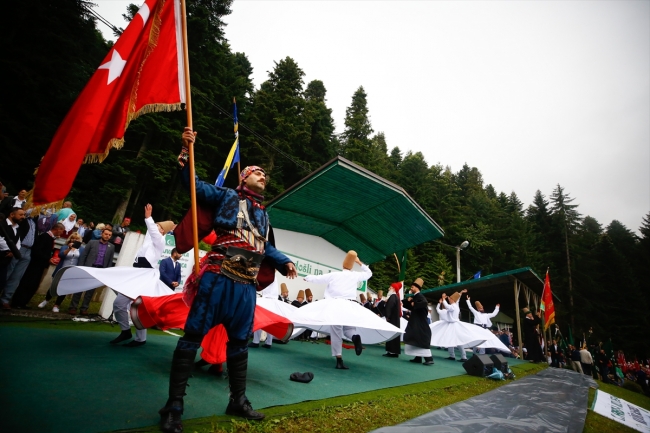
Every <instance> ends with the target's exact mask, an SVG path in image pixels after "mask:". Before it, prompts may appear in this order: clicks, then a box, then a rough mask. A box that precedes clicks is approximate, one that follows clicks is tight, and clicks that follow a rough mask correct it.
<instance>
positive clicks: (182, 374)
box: [159, 128, 296, 433]
mask: <svg viewBox="0 0 650 433" xmlns="http://www.w3.org/2000/svg"><path fill="white" fill-rule="evenodd" d="M195 136H196V133H195V132H193V131H191V130H190V129H189V128H186V129H185V132H184V133H183V142H184V147H183V149H182V151H181V154H180V155H179V158H178V161H179V164H180V166H181V167H182V169H183V175H182V177H183V181H184V183H185V184H186V185H187V184H189V182H190V174H189V163H188V162H189V161H188V148H189V147H190V145H193V143H194V140H195ZM195 182H196V200H197V202H198V204H200V205H201V207H202V208H203V209H206V208H209V209H210V210H211V211H212V226H213V228H214V230H215V232H216V234H217V239H216V241H215V242H214V244H213V245H212V251H210V252H209V253H208V254H207V259H206V262H205V263H206V265H204V266H203V268H202V270H201V273H200V274H199V275H193V276H192V277H191V278H190V281H189V282H188V283H187V284H186V285H185V289H184V291H185V294H184V300H185V302H186V303H187V305H188V306H190V313H189V315H188V317H187V322H186V323H185V327H184V330H185V335H184V336H183V337H181V338H180V339H179V341H178V345H177V346H176V350H175V351H174V357H173V359H172V368H171V374H170V380H169V398H168V400H167V403H166V404H165V406H164V407H163V408H162V409H161V410H160V411H159V413H160V416H161V421H160V424H161V429H162V431H163V432H166V433H171V432H174V433H180V432H182V431H183V426H182V423H181V414H182V413H183V396H184V395H185V388H186V386H187V381H188V379H189V377H190V375H191V374H192V370H193V367H194V359H195V357H196V352H197V350H198V348H199V347H200V345H201V341H202V340H203V336H204V335H206V334H207V333H208V332H209V331H210V329H212V328H213V327H215V326H217V325H219V324H222V325H223V326H224V327H225V329H226V333H227V335H228V343H227V346H226V357H227V359H226V363H227V366H228V380H229V382H230V401H229V403H228V407H227V408H226V414H228V415H235V416H241V417H244V418H246V419H251V420H261V419H263V418H264V415H263V414H261V413H259V412H256V411H255V410H253V408H252V406H251V403H250V402H249V401H248V398H247V397H246V394H245V392H246V372H247V369H248V345H247V343H248V338H249V336H250V334H251V330H252V326H253V315H254V311H255V298H256V284H257V275H258V272H259V269H260V266H261V263H262V259H266V260H269V261H270V262H271V264H272V265H273V266H274V267H275V269H276V270H278V271H279V272H280V273H282V274H283V275H286V276H287V277H289V278H295V277H296V268H295V266H294V264H293V263H292V262H291V260H290V259H289V258H288V257H286V256H285V255H284V254H282V253H280V252H279V251H278V250H277V249H276V248H275V247H274V246H273V245H272V243H271V242H269V241H268V239H269V234H270V225H269V217H268V214H267V213H266V210H265V209H264V206H263V205H262V204H261V202H262V200H263V199H264V198H263V197H262V195H261V193H262V192H264V189H265V187H266V174H265V172H264V170H263V169H262V168H261V167H257V166H249V167H246V168H244V170H242V172H241V174H240V184H239V186H238V187H237V188H236V189H235V190H233V189H230V188H224V187H219V186H216V185H211V184H209V183H206V182H201V181H199V180H198V179H196V181H195ZM181 232H182V231H181ZM175 235H176V236H179V232H178V231H176V232H175Z"/></svg>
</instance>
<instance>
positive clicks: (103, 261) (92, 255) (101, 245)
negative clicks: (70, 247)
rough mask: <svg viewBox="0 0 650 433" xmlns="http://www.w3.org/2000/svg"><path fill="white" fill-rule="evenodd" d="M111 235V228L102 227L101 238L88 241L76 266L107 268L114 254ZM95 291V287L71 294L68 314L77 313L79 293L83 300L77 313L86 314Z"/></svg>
mask: <svg viewBox="0 0 650 433" xmlns="http://www.w3.org/2000/svg"><path fill="white" fill-rule="evenodd" d="M111 236H113V232H112V230H111V229H108V228H104V230H102V234H101V238H100V239H99V240H93V241H90V242H88V245H86V247H85V248H84V250H83V253H81V256H80V257H79V263H77V266H90V267H93V268H109V267H111V265H112V264H113V255H114V254H115V245H113V244H112V243H110V242H109V240H110V239H111ZM94 293H95V289H91V290H87V291H85V292H79V293H75V294H74V295H72V301H71V302H70V307H69V308H68V314H72V315H75V314H77V305H79V301H80V300H81V295H82V294H83V297H84V299H83V301H82V303H81V310H80V311H79V314H82V315H84V316H85V315H87V314H88V307H89V306H90V300H91V299H92V297H93V294H94Z"/></svg>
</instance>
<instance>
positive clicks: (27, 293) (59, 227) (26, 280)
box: [11, 223, 65, 308]
mask: <svg viewBox="0 0 650 433" xmlns="http://www.w3.org/2000/svg"><path fill="white" fill-rule="evenodd" d="M63 232H65V227H63V224H61V223H56V224H54V226H52V229H51V230H50V231H48V232H45V233H41V234H40V235H38V236H37V237H36V239H35V240H34V245H33V246H32V252H31V259H30V261H29V266H27V270H25V274H24V275H23V277H22V278H21V280H20V284H19V285H18V288H17V289H16V293H14V296H13V298H12V299H11V305H12V307H14V308H26V307H27V303H28V302H29V301H30V300H31V299H32V297H33V296H34V294H35V293H36V291H37V290H38V286H39V285H40V284H41V280H42V279H43V272H44V271H45V270H46V269H48V268H49V267H50V259H51V258H52V252H53V251H54V239H56V238H58V237H59V236H61V235H62V234H63Z"/></svg>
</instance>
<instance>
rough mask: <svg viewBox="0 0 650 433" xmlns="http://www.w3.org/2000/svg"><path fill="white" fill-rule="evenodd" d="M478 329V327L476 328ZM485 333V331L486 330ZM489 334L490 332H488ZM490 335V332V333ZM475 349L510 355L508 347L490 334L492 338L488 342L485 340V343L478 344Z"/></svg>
mask: <svg viewBox="0 0 650 433" xmlns="http://www.w3.org/2000/svg"><path fill="white" fill-rule="evenodd" d="M477 328H478V326H477ZM486 331H487V329H486ZM488 332H490V331H488ZM490 334H492V332H490ZM477 347H479V348H481V349H497V350H498V351H500V352H505V353H512V352H511V351H510V349H508V347H507V346H506V345H505V344H503V342H502V341H501V340H499V337H497V336H496V335H494V334H492V337H491V338H490V339H488V340H485V343H483V344H479V345H478V346H477Z"/></svg>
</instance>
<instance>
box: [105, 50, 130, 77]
mask: <svg viewBox="0 0 650 433" xmlns="http://www.w3.org/2000/svg"><path fill="white" fill-rule="evenodd" d="M124 65H126V60H123V59H122V57H120V53H118V52H117V50H113V55H112V56H111V60H110V61H108V62H106V63H104V64H103V65H101V66H100V67H99V68H98V69H108V82H107V83H106V85H109V84H111V83H112V82H113V80H115V79H116V78H117V77H119V76H120V75H121V74H122V70H123V69H124Z"/></svg>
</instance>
